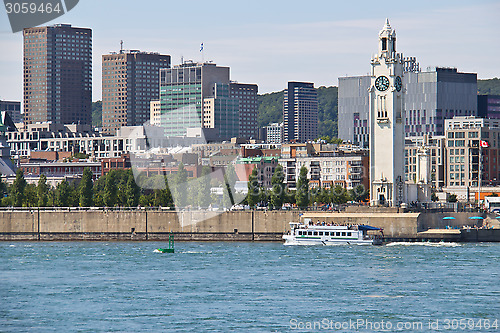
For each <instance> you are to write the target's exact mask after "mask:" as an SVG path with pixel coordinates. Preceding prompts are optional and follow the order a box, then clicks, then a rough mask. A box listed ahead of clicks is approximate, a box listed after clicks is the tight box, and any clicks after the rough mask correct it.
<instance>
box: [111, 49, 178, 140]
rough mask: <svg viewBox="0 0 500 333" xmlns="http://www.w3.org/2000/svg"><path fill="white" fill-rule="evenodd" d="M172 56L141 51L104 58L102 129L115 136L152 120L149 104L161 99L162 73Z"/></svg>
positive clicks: (167, 66)
mask: <svg viewBox="0 0 500 333" xmlns="http://www.w3.org/2000/svg"><path fill="white" fill-rule="evenodd" d="M169 67H170V56H169V55H163V54H159V53H153V52H141V51H138V50H130V51H120V52H119V53H111V54H106V55H103V56H102V127H103V132H104V133H109V134H115V133H116V131H117V130H118V129H120V127H122V126H138V125H142V124H144V123H145V122H147V121H148V120H149V118H150V102H151V101H152V100H157V99H158V97H159V89H160V88H159V77H160V69H164V68H169Z"/></svg>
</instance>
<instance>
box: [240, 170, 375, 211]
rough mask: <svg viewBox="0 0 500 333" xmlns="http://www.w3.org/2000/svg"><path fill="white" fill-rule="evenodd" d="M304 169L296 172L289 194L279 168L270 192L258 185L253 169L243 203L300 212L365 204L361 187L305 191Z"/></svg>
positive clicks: (365, 197) (256, 173)
mask: <svg viewBox="0 0 500 333" xmlns="http://www.w3.org/2000/svg"><path fill="white" fill-rule="evenodd" d="M307 173H308V169H307V168H306V167H305V166H303V167H302V168H300V172H299V177H298V179H297V184H296V190H289V189H288V188H287V187H286V186H285V184H284V183H283V182H284V179H285V175H284V173H283V167H282V166H281V165H278V166H276V168H275V170H274V174H273V177H272V178H271V189H269V190H267V189H265V188H264V187H262V186H261V185H260V182H259V180H258V179H257V177H258V172H257V168H254V169H253V171H252V174H251V175H250V177H249V179H248V194H247V197H246V203H247V204H248V205H249V206H250V207H256V206H259V205H261V206H267V207H268V208H269V209H281V208H282V206H283V204H285V203H289V204H295V205H296V206H297V207H299V208H301V209H306V208H307V207H309V206H311V205H313V204H316V205H340V204H345V203H347V202H348V201H356V202H360V201H365V200H366V199H368V198H369V192H368V191H367V190H366V189H365V187H364V186H363V185H357V186H356V187H355V188H353V189H351V190H346V189H345V188H343V187H342V186H340V185H337V186H334V187H331V188H325V187H318V188H312V189H310V188H309V179H308V178H307Z"/></svg>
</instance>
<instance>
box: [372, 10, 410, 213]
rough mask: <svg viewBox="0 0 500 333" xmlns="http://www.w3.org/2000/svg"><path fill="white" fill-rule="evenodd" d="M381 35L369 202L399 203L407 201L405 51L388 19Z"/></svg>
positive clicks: (375, 64) (376, 66)
mask: <svg viewBox="0 0 500 333" xmlns="http://www.w3.org/2000/svg"><path fill="white" fill-rule="evenodd" d="M378 39H379V47H378V53H377V54H376V55H375V56H374V57H373V58H372V60H371V66H372V70H371V86H370V88H369V112H370V118H369V119H370V121H369V122H370V125H369V126H370V183H371V187H370V205H372V206H377V205H383V206H390V207H397V206H399V205H400V204H401V203H404V202H406V195H405V192H404V191H405V189H404V179H405V172H404V166H405V161H404V145H405V138H404V128H403V123H404V119H405V115H404V110H403V105H404V98H405V94H404V90H403V79H402V77H403V55H402V54H401V53H396V31H395V30H393V29H392V28H391V26H390V24H389V20H386V22H385V25H384V27H383V28H382V30H381V31H380V33H379V38H378Z"/></svg>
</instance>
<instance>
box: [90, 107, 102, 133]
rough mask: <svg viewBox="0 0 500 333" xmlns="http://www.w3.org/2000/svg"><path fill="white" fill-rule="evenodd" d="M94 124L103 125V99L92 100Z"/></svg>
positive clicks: (96, 125) (94, 125) (95, 125)
mask: <svg viewBox="0 0 500 333" xmlns="http://www.w3.org/2000/svg"><path fill="white" fill-rule="evenodd" d="M92 126H93V127H101V126H102V101H96V102H92Z"/></svg>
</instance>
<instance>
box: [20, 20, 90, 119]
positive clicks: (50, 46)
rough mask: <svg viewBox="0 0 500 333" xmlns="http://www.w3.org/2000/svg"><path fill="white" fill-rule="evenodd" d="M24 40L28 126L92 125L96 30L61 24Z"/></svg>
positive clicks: (35, 31) (30, 33)
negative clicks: (52, 124) (46, 122)
mask: <svg viewBox="0 0 500 333" xmlns="http://www.w3.org/2000/svg"><path fill="white" fill-rule="evenodd" d="M23 37H24V50H23V51H24V78H23V86H24V87H23V88H24V89H23V94H24V98H23V101H24V120H25V122H26V123H27V124H33V123H36V122H45V121H50V122H53V123H59V124H71V123H75V124H77V123H80V124H90V123H91V114H92V30H91V29H87V28H76V27H72V26H71V25H69V24H58V25H54V26H47V27H36V28H27V29H24V31H23Z"/></svg>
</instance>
